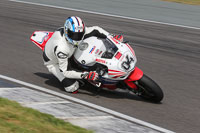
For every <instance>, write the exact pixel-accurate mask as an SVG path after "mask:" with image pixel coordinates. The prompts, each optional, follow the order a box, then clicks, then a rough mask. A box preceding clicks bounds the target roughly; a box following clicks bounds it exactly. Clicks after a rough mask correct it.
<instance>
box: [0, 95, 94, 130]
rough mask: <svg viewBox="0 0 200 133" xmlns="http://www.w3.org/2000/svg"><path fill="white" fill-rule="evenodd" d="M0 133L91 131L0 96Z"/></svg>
mask: <svg viewBox="0 0 200 133" xmlns="http://www.w3.org/2000/svg"><path fill="white" fill-rule="evenodd" d="M0 133H92V131H88V130H86V129H83V128H80V127H78V126H74V125H72V124H70V123H68V122H65V121H63V120H60V119H57V118H55V117H54V116H52V115H49V114H45V113H41V112H39V111H37V110H34V109H31V108H26V107H22V106H21V105H20V104H19V103H17V102H14V101H10V100H7V99H5V98H0Z"/></svg>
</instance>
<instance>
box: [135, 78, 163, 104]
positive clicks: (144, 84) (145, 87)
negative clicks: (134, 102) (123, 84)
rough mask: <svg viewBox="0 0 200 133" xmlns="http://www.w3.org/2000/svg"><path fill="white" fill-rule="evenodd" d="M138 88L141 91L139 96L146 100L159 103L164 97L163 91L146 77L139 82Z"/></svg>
mask: <svg viewBox="0 0 200 133" xmlns="http://www.w3.org/2000/svg"><path fill="white" fill-rule="evenodd" d="M137 86H138V89H139V90H140V93H139V96H140V97H142V98H144V99H146V100H149V101H152V102H155V103H158V102H160V101H161V100H162V99H163V97H164V95H163V91H162V89H161V88H160V87H159V86H158V85H157V84H156V83H155V82H154V81H153V80H152V79H151V78H149V77H148V76H146V75H143V77H142V78H141V79H140V80H138V84H137Z"/></svg>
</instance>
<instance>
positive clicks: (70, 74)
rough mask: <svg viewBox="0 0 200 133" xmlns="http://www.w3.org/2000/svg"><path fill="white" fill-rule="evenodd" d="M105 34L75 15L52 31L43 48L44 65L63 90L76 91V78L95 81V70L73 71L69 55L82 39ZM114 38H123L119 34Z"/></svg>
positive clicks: (77, 86)
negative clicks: (62, 25) (86, 24)
mask: <svg viewBox="0 0 200 133" xmlns="http://www.w3.org/2000/svg"><path fill="white" fill-rule="evenodd" d="M107 35H109V33H108V32H107V31H105V30H104V29H102V28H100V27H98V26H92V27H85V24H84V22H83V21H82V19H81V18H80V17H77V16H71V17H69V18H67V19H66V21H65V23H64V27H61V28H59V29H58V30H56V31H55V32H54V34H53V35H52V37H51V38H50V39H49V41H48V42H47V43H46V45H45V48H44V52H43V59H44V65H45V66H46V67H47V68H48V70H49V72H51V73H52V74H53V75H54V76H55V77H56V78H57V79H58V80H59V81H60V82H61V83H62V85H63V87H64V89H65V91H67V92H76V91H77V90H78V88H79V82H78V81H77V79H86V80H92V81H95V80H96V79H97V78H98V74H97V73H96V72H95V71H90V72H80V71H75V70H74V69H73V68H72V67H71V66H72V65H71V64H70V63H71V62H70V57H71V56H72V55H73V53H74V52H75V49H76V48H77V47H78V45H79V44H80V43H81V42H82V41H83V40H84V39H86V38H88V37H91V36H96V37H98V38H106V37H107ZM115 38H116V39H117V38H119V39H120V41H121V39H122V40H123V38H122V37H121V36H119V37H118V36H115Z"/></svg>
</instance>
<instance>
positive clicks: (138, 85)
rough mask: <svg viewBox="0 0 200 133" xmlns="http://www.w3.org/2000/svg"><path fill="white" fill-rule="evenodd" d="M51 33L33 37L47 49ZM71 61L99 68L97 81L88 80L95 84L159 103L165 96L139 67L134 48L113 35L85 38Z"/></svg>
mask: <svg viewBox="0 0 200 133" xmlns="http://www.w3.org/2000/svg"><path fill="white" fill-rule="evenodd" d="M52 35H53V32H48V31H35V32H34V33H33V34H32V36H31V38H30V39H31V41H32V42H33V43H35V44H36V45H37V46H38V47H39V48H41V49H42V50H44V47H45V44H46V42H47V41H48V40H49V39H50V38H51V36H52ZM70 62H73V63H71V64H73V67H74V68H75V69H79V70H82V71H96V72H97V73H98V74H99V78H98V81H95V82H92V81H88V82H89V83H91V84H92V85H94V86H95V87H99V88H107V89H110V90H115V89H116V88H120V89H128V90H130V91H132V92H133V93H135V94H136V95H138V96H139V97H142V98H143V99H145V100H148V101H152V102H156V103H158V102H160V101H161V100H162V99H163V96H164V95H163V91H162V89H161V88H160V87H159V85H158V84H157V83H156V82H154V81H153V80H152V79H151V78H150V77H148V76H147V75H145V74H144V73H143V71H142V70H141V69H139V68H138V67H136V62H137V58H136V55H135V52H134V50H133V49H132V47H131V46H130V45H129V44H128V43H123V42H120V41H118V40H116V39H115V38H113V36H108V37H107V38H106V39H100V38H97V37H90V38H87V39H85V40H84V41H83V42H82V43H81V44H80V45H79V46H78V48H77V49H76V51H75V53H74V56H73V57H71V58H70Z"/></svg>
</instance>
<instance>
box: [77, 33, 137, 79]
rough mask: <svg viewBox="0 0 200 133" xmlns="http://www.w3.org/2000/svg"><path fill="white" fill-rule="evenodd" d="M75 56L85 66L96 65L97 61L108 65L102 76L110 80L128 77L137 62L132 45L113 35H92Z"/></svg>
mask: <svg viewBox="0 0 200 133" xmlns="http://www.w3.org/2000/svg"><path fill="white" fill-rule="evenodd" d="M84 43H85V44H84ZM84 45H85V46H84ZM74 57H75V58H76V60H77V61H78V62H79V63H80V64H81V65H82V66H83V67H90V66H94V65H95V64H96V63H98V64H102V65H104V66H106V67H107V72H106V73H105V74H104V75H103V76H102V78H104V79H110V80H124V79H126V78H127V77H128V76H129V74H130V73H131V72H132V71H133V70H134V67H135V64H136V62H137V59H136V56H135V53H134V51H133V49H132V48H131V47H130V45H129V44H125V43H121V42H118V41H117V40H115V39H114V38H113V37H112V36H109V37H108V38H107V39H97V38H96V37H91V38H88V39H86V40H84V42H83V45H82V46H81V45H80V47H79V48H78V49H77V51H76V52H75V54H74Z"/></svg>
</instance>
